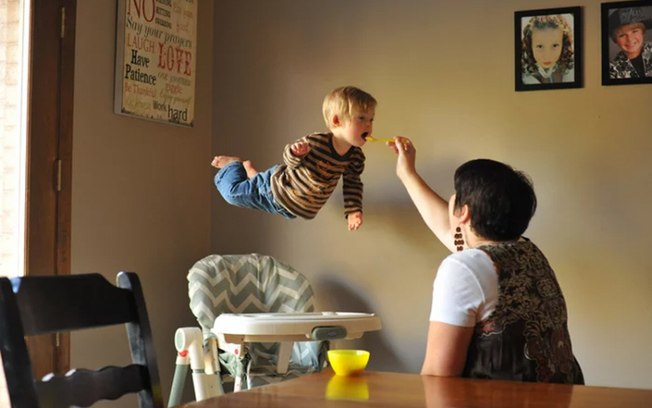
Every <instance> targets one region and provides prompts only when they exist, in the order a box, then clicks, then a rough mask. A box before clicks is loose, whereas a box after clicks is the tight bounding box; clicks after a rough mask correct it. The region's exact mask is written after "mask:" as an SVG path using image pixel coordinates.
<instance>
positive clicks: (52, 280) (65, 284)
mask: <svg viewBox="0 0 652 408" xmlns="http://www.w3.org/2000/svg"><path fill="white" fill-rule="evenodd" d="M118 324H125V325H126V329H127V335H128V338H129V346H130V349H131V360H132V364H130V365H127V366H124V367H119V366H106V367H103V368H100V369H98V370H89V369H74V370H70V371H69V372H68V373H66V374H65V375H60V374H48V375H46V376H45V377H43V379H41V380H38V379H34V378H33V375H32V366H31V362H30V356H29V352H28V350H27V346H26V343H25V336H33V335H40V334H46V333H54V332H70V331H75V330H80V329H87V328H94V327H102V326H110V325H118ZM0 352H1V353H2V363H3V365H4V370H5V377H6V381H7V388H8V390H9V399H10V401H11V406H12V407H14V408H23V407H24V408H35V407H52V408H58V407H69V406H83V407H87V406H90V405H92V404H94V403H95V402H97V401H99V400H105V399H109V400H114V399H117V398H120V397H121V396H123V395H125V394H129V393H138V401H139V407H141V408H145V407H156V408H159V407H160V408H162V407H163V397H162V393H161V385H160V380H159V375H158V366H157V362H156V353H155V352H154V344H153V339H152V333H151V328H150V325H149V319H148V316H147V309H146V307H145V300H144V297H143V291H142V288H141V285H140V281H139V279H138V276H137V275H136V274H135V273H133V272H120V273H119V274H118V276H117V287H116V286H114V285H112V284H110V283H109V282H108V281H107V280H106V279H105V278H104V277H103V276H102V275H100V274H82V275H67V276H28V277H22V278H13V279H7V278H0Z"/></svg>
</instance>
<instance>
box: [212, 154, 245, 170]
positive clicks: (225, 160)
mask: <svg viewBox="0 0 652 408" xmlns="http://www.w3.org/2000/svg"><path fill="white" fill-rule="evenodd" d="M234 161H242V160H241V159H240V158H239V157H235V156H215V157H214V158H213V161H212V162H211V166H213V167H215V168H218V169H221V168H222V167H224V166H226V165H227V164H229V163H231V162H234Z"/></svg>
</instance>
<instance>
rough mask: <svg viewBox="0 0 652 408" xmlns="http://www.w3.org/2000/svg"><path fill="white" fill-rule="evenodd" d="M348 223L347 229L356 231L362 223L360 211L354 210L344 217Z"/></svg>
mask: <svg viewBox="0 0 652 408" xmlns="http://www.w3.org/2000/svg"><path fill="white" fill-rule="evenodd" d="M346 221H347V222H348V223H349V231H357V230H358V229H359V228H360V226H361V225H362V211H356V212H354V213H351V214H349V215H348V216H347V217H346Z"/></svg>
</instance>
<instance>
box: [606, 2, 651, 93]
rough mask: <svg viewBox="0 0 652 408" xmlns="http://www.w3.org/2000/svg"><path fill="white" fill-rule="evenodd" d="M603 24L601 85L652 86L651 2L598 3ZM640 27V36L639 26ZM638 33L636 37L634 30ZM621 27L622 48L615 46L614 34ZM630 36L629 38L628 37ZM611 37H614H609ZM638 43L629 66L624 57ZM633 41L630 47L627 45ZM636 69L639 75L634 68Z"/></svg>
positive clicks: (628, 61)
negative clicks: (622, 28)
mask: <svg viewBox="0 0 652 408" xmlns="http://www.w3.org/2000/svg"><path fill="white" fill-rule="evenodd" d="M601 22H602V85H632V84H650V83H652V0H639V1H620V2H613V3H602V4H601ZM641 25H642V31H643V33H642V36H641V38H640V39H639V38H637V37H638V36H639V35H640V28H641V27H640V26H641ZM637 26H638V30H639V33H638V34H636V33H635V30H636V29H637ZM620 27H629V28H630V29H628V30H626V31H624V30H623V31H621V32H620V34H621V36H622V38H623V41H624V42H623V45H622V46H621V45H618V43H617V41H618V40H617V39H616V37H617V35H616V33H615V32H614V33H612V31H614V30H616V29H618V28H620ZM628 33H629V35H628ZM612 34H613V35H612ZM637 40H638V41H639V42H640V43H641V48H640V51H638V52H639V57H638V58H634V59H633V60H634V61H635V62H634V63H632V60H630V59H629V58H628V56H627V54H626V51H627V49H626V48H623V47H627V48H630V52H632V53H634V52H636V43H637ZM632 42H633V45H630V43H632ZM636 66H638V72H637V68H635V67H636Z"/></svg>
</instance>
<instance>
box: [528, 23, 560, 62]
mask: <svg viewBox="0 0 652 408" xmlns="http://www.w3.org/2000/svg"><path fill="white" fill-rule="evenodd" d="M563 37H564V33H563V31H562V30H561V28H544V29H543V30H532V55H533V56H534V60H535V61H536V62H537V64H539V66H540V67H542V68H545V69H549V68H552V67H553V66H554V65H555V63H557V61H558V60H559V57H560V56H561V50H562V48H563V39H564V38H563Z"/></svg>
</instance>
